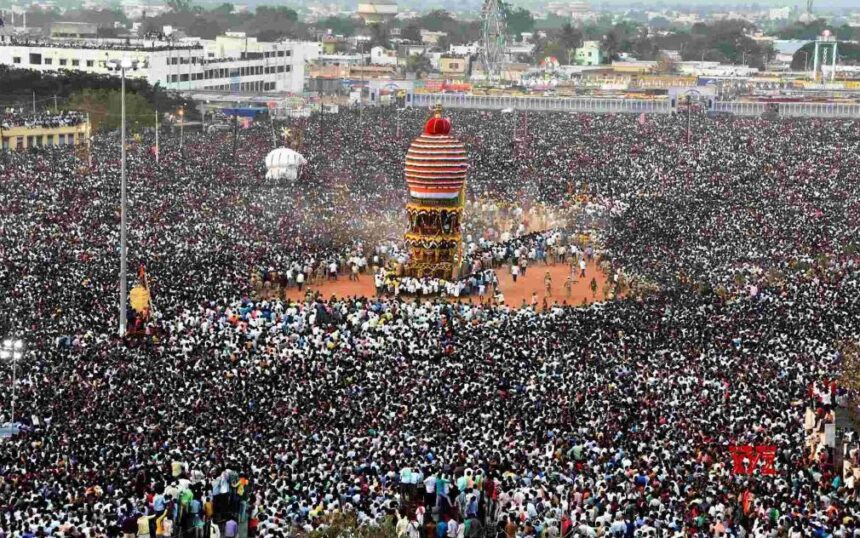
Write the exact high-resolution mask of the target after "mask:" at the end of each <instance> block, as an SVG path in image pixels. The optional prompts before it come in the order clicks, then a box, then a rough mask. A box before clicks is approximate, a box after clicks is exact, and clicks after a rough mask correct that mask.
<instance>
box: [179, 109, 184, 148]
mask: <svg viewBox="0 0 860 538" xmlns="http://www.w3.org/2000/svg"><path fill="white" fill-rule="evenodd" d="M184 140H185V109H184V108H180V109H179V154H180V155H182V156H185V153H184V149H183V148H184V144H183V142H184Z"/></svg>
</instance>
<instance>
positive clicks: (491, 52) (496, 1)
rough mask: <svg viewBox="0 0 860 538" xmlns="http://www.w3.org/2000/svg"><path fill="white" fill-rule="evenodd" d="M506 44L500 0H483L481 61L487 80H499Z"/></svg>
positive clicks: (503, 16)
mask: <svg viewBox="0 0 860 538" xmlns="http://www.w3.org/2000/svg"><path fill="white" fill-rule="evenodd" d="M506 45H507V35H506V32H505V15H504V13H503V12H502V5H501V0H485V1H484V8H483V10H482V14H481V63H483V64H484V71H485V72H486V73H487V78H488V79H489V80H499V79H500V78H501V76H502V66H503V65H504V63H505V48H506Z"/></svg>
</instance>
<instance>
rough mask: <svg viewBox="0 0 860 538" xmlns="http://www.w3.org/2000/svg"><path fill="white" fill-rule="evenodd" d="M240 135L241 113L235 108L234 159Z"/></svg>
mask: <svg viewBox="0 0 860 538" xmlns="http://www.w3.org/2000/svg"><path fill="white" fill-rule="evenodd" d="M238 136H239V114H238V111H237V110H233V159H234V160H235V159H236V142H237V138H238Z"/></svg>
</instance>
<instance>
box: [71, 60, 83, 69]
mask: <svg viewBox="0 0 860 538" xmlns="http://www.w3.org/2000/svg"><path fill="white" fill-rule="evenodd" d="M80 64H81V61H80V60H72V67H77V66H79V65H80Z"/></svg>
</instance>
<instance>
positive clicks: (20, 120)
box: [0, 109, 87, 129]
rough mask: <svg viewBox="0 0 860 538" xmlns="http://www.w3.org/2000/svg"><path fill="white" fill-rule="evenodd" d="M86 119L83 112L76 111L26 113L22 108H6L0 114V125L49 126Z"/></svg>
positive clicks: (64, 124)
mask: <svg viewBox="0 0 860 538" xmlns="http://www.w3.org/2000/svg"><path fill="white" fill-rule="evenodd" d="M86 121H87V117H86V115H85V114H81V113H77V112H66V111H61V112H43V113H41V114H27V113H26V112H24V111H23V110H18V111H15V110H14V109H7V110H4V111H3V114H2V115H0V126H2V127H3V128H4V129H11V128H13V127H35V128H51V127H64V126H71V125H80V124H81V123H84V122H86Z"/></svg>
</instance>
